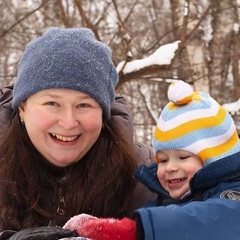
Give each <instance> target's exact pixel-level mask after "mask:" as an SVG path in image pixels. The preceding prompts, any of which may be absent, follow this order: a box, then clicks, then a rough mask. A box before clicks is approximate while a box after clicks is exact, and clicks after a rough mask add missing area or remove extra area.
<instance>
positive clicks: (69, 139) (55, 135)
mask: <svg viewBox="0 0 240 240" xmlns="http://www.w3.org/2000/svg"><path fill="white" fill-rule="evenodd" d="M50 135H51V136H52V137H53V138H54V139H57V140H60V141H63V142H73V141H75V140H76V139H77V138H78V137H79V136H80V135H76V136H72V137H66V136H62V135H59V134H55V133H51V134H50Z"/></svg>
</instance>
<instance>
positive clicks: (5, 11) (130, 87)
mask: <svg viewBox="0 0 240 240" xmlns="http://www.w3.org/2000/svg"><path fill="white" fill-rule="evenodd" d="M238 9H239V6H238V5H237V0H125V1H120V0H2V1H1V2H0V14H1V18H0V49H1V51H0V83H1V85H2V86H3V85H7V84H8V83H9V82H12V81H14V78H15V76H16V72H17V63H18V61H19V57H20V56H21V53H22V52H23V50H24V48H25V45H26V44H27V43H28V42H29V41H30V40H31V39H34V38H36V37H37V36H39V35H42V33H43V32H44V31H45V30H46V28H47V27H49V26H62V27H88V28H91V29H92V30H93V32H94V34H95V35H96V37H97V38H98V39H99V40H101V41H103V42H105V43H106V44H108V45H109V46H110V47H111V49H112V50H113V61H114V63H115V65H116V66H117V65H118V64H119V63H120V62H122V61H126V62H129V61H132V60H136V59H142V58H145V57H147V56H149V55H150V54H152V53H153V52H154V51H155V50H156V49H158V48H159V47H160V46H162V45H164V44H167V43H171V42H174V41H176V40H181V43H180V47H179V49H178V51H177V52H176V55H175V57H174V59H173V61H172V63H171V64H169V65H163V66H157V65H153V66H150V67H146V68H145V69H141V71H140V70H139V71H136V72H134V73H131V74H124V72H123V71H122V72H120V73H119V76H120V81H119V85H118V86H117V92H118V93H120V94H123V95H125V96H126V98H127V99H128V101H129V104H130V107H131V110H132V113H133V117H134V124H135V129H136V135H135V138H136V139H137V140H138V141H141V142H145V143H146V144H151V134H152V130H153V127H154V125H155V121H156V119H157V117H158V115H159V113H160V111H161V109H162V108H163V106H164V105H165V104H166V103H167V101H168V100H167V87H168V84H169V81H170V80H171V79H183V80H185V81H187V82H190V83H192V84H193V86H194V87H196V88H197V90H204V91H207V92H209V93H211V95H212V96H213V97H214V98H215V99H216V100H218V101H219V102H220V103H221V104H223V103H226V102H233V101H236V100H238V98H240V78H239V73H240V72H239V64H240V62H239V55H240V47H239V44H240V41H239V40H240V39H239V10H238ZM234 118H235V120H236V123H237V124H239V122H240V117H239V115H235V116H234ZM239 126H240V124H239Z"/></svg>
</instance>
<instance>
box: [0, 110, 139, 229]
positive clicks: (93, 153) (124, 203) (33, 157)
mask: <svg viewBox="0 0 240 240" xmlns="http://www.w3.org/2000/svg"><path fill="white" fill-rule="evenodd" d="M104 126H105V127H104V128H103V129H102V131H101V134H100V136H99V139H98V140H97V142H96V143H95V144H94V146H93V147H92V148H91V150H90V151H89V152H88V153H87V154H86V155H85V156H84V158H82V159H81V160H79V161H78V162H77V163H75V164H74V165H72V166H69V167H65V168H57V167H54V166H52V165H50V163H49V162H48V161H47V160H46V159H44V158H43V157H42V156H41V155H40V154H39V153H38V151H37V150H36V148H35V147H34V146H33V144H32V143H31V141H30V139H29V137H28V134H27V132H26V129H25V127H24V126H23V125H22V124H21V122H20V120H19V116H18V115H16V116H15V117H14V119H13V122H12V124H11V126H10V128H9V130H8V132H7V135H6V137H5V139H4V141H2V143H1V145H0V166H1V167H0V210H1V218H2V221H3V225H4V229H13V230H20V229H22V228H27V227H34V226H43V225H49V224H52V225H59V226H62V225H63V224H64V223H65V222H66V221H67V220H68V219H69V218H70V217H72V216H74V215H76V214H80V213H87V214H92V215H94V216H97V217H117V218H121V217H123V216H126V215H127V214H128V213H129V205H130V204H129V202H130V200H131V193H132V191H133V189H134V186H135V184H136V182H135V180H134V178H133V173H134V170H135V169H136V160H135V157H134V154H133V148H132V144H131V143H128V141H127V140H126V139H125V138H124V136H123V135H124V134H123V132H122V130H120V126H118V125H117V124H116V123H115V121H114V120H113V119H110V120H109V121H108V122H106V123H104Z"/></svg>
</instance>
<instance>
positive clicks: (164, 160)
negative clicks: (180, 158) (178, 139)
mask: <svg viewBox="0 0 240 240" xmlns="http://www.w3.org/2000/svg"><path fill="white" fill-rule="evenodd" d="M158 161H159V163H161V164H163V163H166V162H167V159H159V160H158Z"/></svg>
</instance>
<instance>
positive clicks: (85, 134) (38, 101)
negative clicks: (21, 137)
mask: <svg viewBox="0 0 240 240" xmlns="http://www.w3.org/2000/svg"><path fill="white" fill-rule="evenodd" d="M19 115H20V117H21V118H22V120H23V121H24V124H25V127H26V130H27V132H28V135H29V137H30V139H31V141H32V143H33V145H34V146H35V147H36V149H37V150H38V151H39V152H40V153H41V154H42V155H43V156H44V157H45V158H46V159H47V160H48V161H49V162H50V163H52V164H53V165H55V166H58V167H65V166H69V165H71V164H73V163H75V162H77V161H79V160H81V159H82V157H83V156H84V155H85V154H86V153H87V152H88V151H89V149H90V148H91V147H92V146H93V145H94V143H95V142H96V140H97V139H98V137H99V135H100V132H101V128H102V122H103V117H102V115H103V111H102V108H101V107H100V105H99V104H98V103H97V102H96V101H95V100H94V99H93V98H91V97H90V96H89V95H87V94H84V93H82V92H79V91H75V90H66V89H47V90H42V91H40V92H38V93H36V94H34V95H32V96H30V97H29V98H28V99H27V101H25V102H23V103H22V104H21V105H20V106H19Z"/></svg>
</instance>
